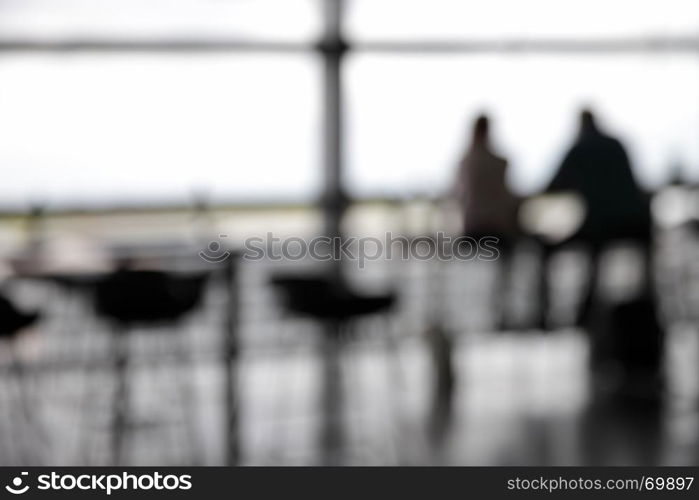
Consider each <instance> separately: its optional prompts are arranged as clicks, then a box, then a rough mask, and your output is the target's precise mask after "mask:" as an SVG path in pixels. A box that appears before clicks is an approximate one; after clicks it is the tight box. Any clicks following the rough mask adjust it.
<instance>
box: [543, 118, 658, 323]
mask: <svg viewBox="0 0 699 500" xmlns="http://www.w3.org/2000/svg"><path fill="white" fill-rule="evenodd" d="M546 191H547V192H571V193H575V194H577V195H578V196H580V198H581V199H582V201H583V202H584V203H585V208H586V213H585V219H584V221H583V224H582V226H581V227H580V228H579V230H578V231H577V232H576V233H575V234H574V235H572V236H571V237H570V238H568V239H567V240H566V241H564V242H562V243H560V244H559V245H558V246H560V245H564V244H567V243H572V242H576V243H582V244H583V245H584V246H585V247H587V250H588V251H589V253H590V262H591V268H590V271H589V273H588V275H589V277H590V280H589V283H588V290H587V293H586V295H585V298H584V299H583V304H582V306H581V308H580V314H579V318H578V323H582V322H584V320H585V319H586V316H587V313H588V312H589V309H590V306H591V303H592V300H593V297H594V295H593V294H594V292H595V289H596V286H597V274H598V273H597V267H598V266H597V264H598V260H599V256H600V253H601V251H602V250H603V249H604V248H605V247H606V246H607V245H609V243H611V242H613V241H620V240H632V241H634V242H636V243H640V244H641V246H642V247H643V249H644V251H645V253H646V259H645V260H646V262H647V263H649V262H650V256H649V255H648V247H649V242H650V237H651V217H650V200H649V197H648V196H646V195H645V193H643V191H642V190H641V189H640V187H639V186H638V184H637V183H636V179H635V178H634V175H633V172H632V169H631V164H630V162H629V158H628V156H627V154H626V150H625V149H624V147H623V146H622V144H621V143H620V142H619V141H618V140H617V139H614V138H613V137H610V136H608V135H606V134H604V133H603V132H602V131H601V130H600V129H599V128H598V126H597V123H596V120H595V117H594V115H593V114H592V112H591V111H589V110H584V111H583V112H582V113H581V114H580V129H579V132H578V137H577V139H576V140H575V142H574V144H573V146H572V147H571V148H570V150H569V151H568V153H567V154H566V155H565V157H564V159H563V162H562V163H561V165H560V167H559V168H558V170H557V172H556V174H555V176H554V178H553V180H552V181H551V183H550V184H549V186H548V188H547V189H546ZM550 250H551V248H546V249H545V254H546V256H545V258H544V269H543V270H542V277H544V280H543V282H542V290H541V293H542V310H541V318H540V319H541V323H542V326H545V315H546V313H547V311H546V308H547V302H548V301H547V300H546V297H547V291H548V283H547V282H546V278H545V275H546V274H547V273H546V261H547V260H548V259H547V257H548V255H549V254H550ZM649 278H650V274H649V273H648V269H646V280H647V281H648V280H649Z"/></svg>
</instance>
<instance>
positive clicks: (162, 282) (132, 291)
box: [95, 263, 208, 465]
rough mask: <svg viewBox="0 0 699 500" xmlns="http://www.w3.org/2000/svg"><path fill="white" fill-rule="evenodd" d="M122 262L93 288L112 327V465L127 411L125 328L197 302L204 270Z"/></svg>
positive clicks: (157, 321)
mask: <svg viewBox="0 0 699 500" xmlns="http://www.w3.org/2000/svg"><path fill="white" fill-rule="evenodd" d="M127 265H128V263H122V268H120V269H119V270H117V271H116V272H114V273H112V274H110V275H108V276H107V277H105V278H103V279H102V280H100V281H99V282H98V283H97V285H96V290H95V309H96V311H97V313H98V314H99V315H100V316H102V317H104V318H106V319H108V320H109V321H110V322H111V323H112V324H113V325H114V327H115V328H114V330H113V331H114V334H115V338H114V341H115V346H114V363H115V372H116V380H117V387H116V391H115V393H114V402H113V406H114V415H113V423H112V430H113V434H112V453H113V457H112V459H113V462H114V464H116V465H119V464H121V463H122V461H123V452H124V450H123V447H124V444H125V436H126V430H127V428H128V418H129V414H130V409H129V401H130V399H131V398H130V392H131V391H130V387H129V379H130V377H129V357H130V356H129V346H128V335H127V333H128V331H129V328H130V327H133V326H142V325H165V324H176V323H178V322H179V321H180V320H181V319H182V318H183V317H184V316H185V315H186V314H187V313H189V312H191V311H192V310H193V309H194V308H195V307H196V305H197V304H198V303H199V302H200V300H201V297H202V294H203V290H204V285H205V283H206V280H207V277H208V274H194V275H179V274H175V273H166V272H162V271H149V270H148V271H147V270H130V269H128V268H127ZM190 439H191V436H190ZM192 444H194V441H193V439H192Z"/></svg>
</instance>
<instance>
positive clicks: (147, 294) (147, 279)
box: [96, 269, 208, 326]
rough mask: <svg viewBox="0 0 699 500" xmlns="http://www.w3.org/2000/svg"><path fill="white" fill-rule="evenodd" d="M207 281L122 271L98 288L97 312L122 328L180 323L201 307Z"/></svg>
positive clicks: (196, 277)
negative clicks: (135, 325) (142, 324)
mask: <svg viewBox="0 0 699 500" xmlns="http://www.w3.org/2000/svg"><path fill="white" fill-rule="evenodd" d="M207 277H208V274H193V275H189V274H186V275H177V274H174V273H166V272H162V271H146V270H143V271H131V270H124V269H121V270H118V271H116V272H115V273H113V274H111V275H109V276H107V277H106V278H104V279H103V280H102V281H101V282H99V283H98V284H97V290H96V309H97V312H98V314H100V315H101V316H104V317H107V318H109V319H111V320H113V321H115V322H116V323H118V324H119V325H121V326H131V325H133V324H138V323H157V322H176V321H178V320H180V319H181V318H182V316H184V315H185V314H187V313H188V312H190V311H191V310H192V309H194V307H195V306H196V305H197V304H198V303H199V301H200V299H201V295H202V292H203V289H204V284H205V282H206V279H207Z"/></svg>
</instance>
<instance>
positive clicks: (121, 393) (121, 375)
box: [111, 331, 130, 465]
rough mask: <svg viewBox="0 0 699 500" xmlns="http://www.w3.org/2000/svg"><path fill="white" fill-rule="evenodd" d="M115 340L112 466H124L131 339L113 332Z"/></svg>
mask: <svg viewBox="0 0 699 500" xmlns="http://www.w3.org/2000/svg"><path fill="white" fill-rule="evenodd" d="M113 339H114V361H115V366H114V368H115V369H114V375H115V379H116V388H115V391H114V399H113V407H112V411H113V415H112V443H111V448H112V449H111V453H112V464H113V465H123V462H124V454H125V444H126V438H127V435H126V434H127V425H128V422H127V419H128V416H129V399H130V394H129V392H130V391H129V389H130V388H129V380H128V379H129V373H128V368H129V367H128V361H129V359H128V358H129V356H128V347H129V338H128V333H127V332H126V331H115V332H113Z"/></svg>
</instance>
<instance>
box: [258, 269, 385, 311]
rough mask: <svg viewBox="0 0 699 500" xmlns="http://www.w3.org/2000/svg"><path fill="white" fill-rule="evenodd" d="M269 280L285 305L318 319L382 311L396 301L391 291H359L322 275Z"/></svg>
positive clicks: (280, 277)
mask: <svg viewBox="0 0 699 500" xmlns="http://www.w3.org/2000/svg"><path fill="white" fill-rule="evenodd" d="M272 284H273V285H274V286H276V287H277V288H279V289H280V290H281V291H282V293H283V300H284V305H285V307H286V308H287V309H289V310H290V311H292V312H294V313H296V314H300V315H303V316H309V317H311V318H313V319H318V320H334V321H348V320H350V319H352V318H354V317H357V316H364V315H368V314H374V313H378V312H381V311H384V310H386V309H388V308H389V307H390V306H391V305H392V304H393V302H394V301H395V297H394V295H393V294H386V295H376V296H368V295H360V294H358V293H356V292H354V291H353V290H351V289H350V288H349V287H348V286H347V285H345V284H344V283H341V284H336V282H335V280H333V279H329V278H327V277H323V276H318V277H296V276H277V277H275V278H273V279H272Z"/></svg>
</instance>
